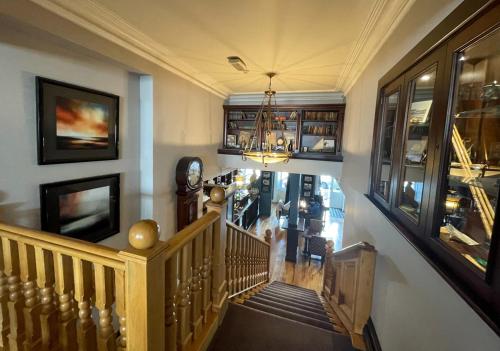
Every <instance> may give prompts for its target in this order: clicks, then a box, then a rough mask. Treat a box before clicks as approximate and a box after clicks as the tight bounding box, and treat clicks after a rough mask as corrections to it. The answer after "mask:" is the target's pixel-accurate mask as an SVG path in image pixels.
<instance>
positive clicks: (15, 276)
mask: <svg viewBox="0 0 500 351" xmlns="http://www.w3.org/2000/svg"><path fill="white" fill-rule="evenodd" d="M2 249H3V257H4V266H5V268H4V269H5V274H6V275H7V287H8V289H9V301H8V302H7V308H8V310H9V335H8V339H9V349H10V350H19V349H21V347H22V342H23V340H24V334H25V333H24V318H23V309H22V306H23V304H24V301H23V300H24V298H23V295H22V290H21V284H20V279H19V273H20V270H19V251H18V248H17V245H16V243H15V242H13V241H10V240H9V239H7V238H2Z"/></svg>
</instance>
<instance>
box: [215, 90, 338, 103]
mask: <svg viewBox="0 0 500 351" xmlns="http://www.w3.org/2000/svg"><path fill="white" fill-rule="evenodd" d="M263 98H264V93H263V92H260V93H239V94H231V95H229V97H228V98H227V99H226V101H225V104H227V105H260V104H261V103H262V99H263ZM276 103H278V104H281V105H286V104H305V105H307V104H311V105H312V104H345V96H344V94H343V93H342V92H333V91H302V92H281V91H279V92H277V93H276Z"/></svg>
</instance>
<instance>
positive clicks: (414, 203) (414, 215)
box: [397, 66, 437, 223]
mask: <svg viewBox="0 0 500 351" xmlns="http://www.w3.org/2000/svg"><path fill="white" fill-rule="evenodd" d="M436 74H437V66H432V67H430V68H429V69H427V70H426V71H424V72H423V73H421V74H419V75H418V76H417V77H416V78H414V79H413V80H411V81H410V82H409V85H408V87H409V101H408V107H407V112H406V130H405V134H404V144H403V158H402V165H401V175H400V180H399V189H398V201H397V206H398V208H399V209H400V210H401V211H403V213H405V214H406V215H407V216H408V217H409V218H410V219H411V220H412V221H413V222H415V223H418V222H419V220H420V215H421V212H422V201H423V194H424V181H425V174H426V173H425V171H426V164H427V150H428V139H429V126H430V120H431V116H432V108H433V96H434V85H435V82H436Z"/></svg>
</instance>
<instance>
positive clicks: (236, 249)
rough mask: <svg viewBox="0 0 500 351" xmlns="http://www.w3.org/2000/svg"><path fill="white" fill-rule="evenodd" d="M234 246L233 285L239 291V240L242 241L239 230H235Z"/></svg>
mask: <svg viewBox="0 0 500 351" xmlns="http://www.w3.org/2000/svg"><path fill="white" fill-rule="evenodd" d="M235 235H236V240H235V241H236V247H235V252H234V257H235V266H236V269H235V271H236V275H235V277H234V278H235V286H236V291H235V293H237V292H240V291H241V282H242V274H241V273H242V269H241V268H242V259H241V242H242V238H241V237H242V235H241V232H240V231H236V233H235Z"/></svg>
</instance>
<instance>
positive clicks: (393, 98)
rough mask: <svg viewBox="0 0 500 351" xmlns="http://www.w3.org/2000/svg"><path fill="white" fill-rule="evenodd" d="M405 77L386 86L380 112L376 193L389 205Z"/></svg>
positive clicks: (384, 203) (374, 185)
mask: <svg viewBox="0 0 500 351" xmlns="http://www.w3.org/2000/svg"><path fill="white" fill-rule="evenodd" d="M402 82H403V77H401V78H400V79H398V80H396V81H394V82H393V83H391V84H389V85H388V86H387V87H385V88H384V90H383V92H382V97H381V100H382V101H381V108H380V112H379V116H380V122H379V126H380V127H379V131H378V145H379V147H378V150H377V159H376V166H375V182H374V184H373V187H374V193H375V194H376V195H377V198H380V199H379V200H380V201H381V202H382V203H383V205H387V206H388V203H389V199H390V193H391V182H392V181H391V179H392V165H393V159H392V156H393V148H394V139H395V134H396V128H397V120H398V112H399V102H400V94H401V89H400V88H401V85H402Z"/></svg>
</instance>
